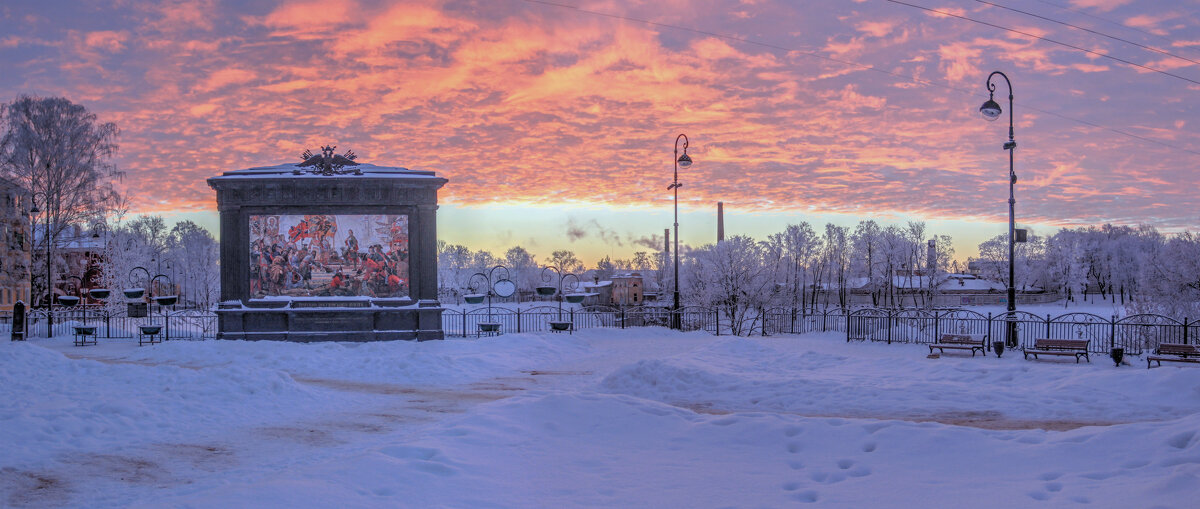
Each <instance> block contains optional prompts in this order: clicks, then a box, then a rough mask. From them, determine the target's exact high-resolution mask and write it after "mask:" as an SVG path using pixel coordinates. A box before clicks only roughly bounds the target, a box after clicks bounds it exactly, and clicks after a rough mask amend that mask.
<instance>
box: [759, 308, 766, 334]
mask: <svg viewBox="0 0 1200 509" xmlns="http://www.w3.org/2000/svg"><path fill="white" fill-rule="evenodd" d="M758 316H759V317H760V318H761V321H762V335H763V337H764V338H765V337H767V310H766V309H765V308H758Z"/></svg>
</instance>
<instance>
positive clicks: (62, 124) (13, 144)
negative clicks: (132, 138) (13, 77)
mask: <svg viewBox="0 0 1200 509" xmlns="http://www.w3.org/2000/svg"><path fill="white" fill-rule="evenodd" d="M0 123H2V126H3V136H2V137H0V175H2V176H4V177H7V178H9V179H11V180H13V181H15V182H17V183H18V184H19V185H20V186H22V187H23V188H24V189H25V190H26V191H28V192H29V193H30V194H31V195H33V196H35V200H36V201H38V202H39V203H35V205H36V206H37V208H38V210H39V213H40V215H41V217H42V218H46V217H47V216H46V215H48V219H49V225H50V228H49V230H50V231H49V232H44V234H42V235H38V236H36V237H35V239H34V241H35V242H37V243H38V244H40V246H39V245H34V246H33V252H34V253H45V252H46V243H49V245H50V246H54V245H55V243H56V241H57V239H59V238H60V237H61V236H62V235H63V233H64V232H66V231H67V230H68V229H70V228H74V227H75V226H82V225H86V224H90V223H92V222H93V221H95V218H97V217H101V216H102V215H103V211H104V209H105V204H106V203H107V202H110V201H113V200H115V199H116V198H117V195H118V193H117V191H116V190H115V188H114V187H113V181H114V180H117V179H119V178H120V176H121V173H120V172H119V171H117V168H116V166H115V165H114V164H113V163H112V157H113V156H114V155H115V154H116V152H117V143H116V137H117V133H118V130H117V126H116V124H113V123H100V122H98V121H97V118H96V115H95V114H93V113H91V112H89V111H88V110H87V108H84V107H83V106H80V105H78V104H75V103H72V102H71V101H69V100H67V99H64V98H61V97H46V98H41V97H33V96H25V95H23V96H20V97H18V98H16V99H15V100H13V101H12V102H11V103H8V104H4V105H0ZM43 197H44V198H43ZM39 223H42V224H44V222H43V221H39ZM52 256H53V255H52ZM39 267H41V268H42V270H43V271H44V270H46V268H45V267H46V265H45V263H44V261H43V263H34V264H33V270H34V271H35V273H36V271H37V270H38V268H39ZM59 277H61V274H57V273H55V274H45V279H44V281H56V280H57V279H58V278H59ZM44 291H46V289H45V288H42V289H41V290H36V289H35V294H36V293H39V292H44Z"/></svg>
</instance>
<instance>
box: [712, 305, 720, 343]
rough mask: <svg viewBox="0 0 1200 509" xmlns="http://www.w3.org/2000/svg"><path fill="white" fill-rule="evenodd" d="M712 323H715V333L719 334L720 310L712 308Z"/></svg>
mask: <svg viewBox="0 0 1200 509" xmlns="http://www.w3.org/2000/svg"><path fill="white" fill-rule="evenodd" d="M713 323H715V324H717V335H718V336H720V335H721V311H720V310H718V309H716V308H713Z"/></svg>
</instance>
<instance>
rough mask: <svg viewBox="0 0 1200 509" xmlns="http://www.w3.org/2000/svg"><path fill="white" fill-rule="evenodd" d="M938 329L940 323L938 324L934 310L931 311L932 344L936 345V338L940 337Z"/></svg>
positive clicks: (936, 313)
mask: <svg viewBox="0 0 1200 509" xmlns="http://www.w3.org/2000/svg"><path fill="white" fill-rule="evenodd" d="M939 327H941V323H939V322H938V312H937V310H936V309H935V310H933V342H934V343H937V340H938V338H939V337H941V334H939V332H941V329H940V328H939Z"/></svg>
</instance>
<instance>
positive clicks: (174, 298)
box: [154, 295, 179, 306]
mask: <svg viewBox="0 0 1200 509" xmlns="http://www.w3.org/2000/svg"><path fill="white" fill-rule="evenodd" d="M178 301H179V296H178V295H163V296H161V297H155V298H154V302H157V303H158V305H159V306H174V305H175V303H176V302H178Z"/></svg>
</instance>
